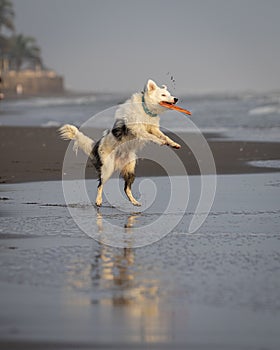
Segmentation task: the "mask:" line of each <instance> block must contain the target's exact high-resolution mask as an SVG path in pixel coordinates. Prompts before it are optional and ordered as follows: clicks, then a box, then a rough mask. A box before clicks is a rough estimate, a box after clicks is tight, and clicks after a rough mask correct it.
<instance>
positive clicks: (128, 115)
mask: <svg viewBox="0 0 280 350" xmlns="http://www.w3.org/2000/svg"><path fill="white" fill-rule="evenodd" d="M162 101H164V102H167V103H169V104H175V103H176V102H177V101H178V99H177V98H176V97H173V96H171V94H170V93H169V91H168V90H167V87H166V86H165V85H163V86H162V87H159V86H157V84H156V83H155V82H154V81H152V80H148V82H147V84H146V86H145V89H144V91H143V92H139V93H135V94H133V95H132V97H131V98H130V99H129V100H127V101H126V102H125V103H123V104H122V105H120V106H119V108H118V109H117V111H116V114H115V123H114V125H113V127H112V129H111V130H107V131H105V132H104V135H103V137H102V138H101V139H100V140H99V141H97V142H94V141H93V140H92V139H90V138H89V137H87V136H85V135H84V134H83V133H81V132H80V131H79V130H78V129H77V128H76V127H75V126H73V125H68V124H67V125H64V126H62V127H61V128H60V129H59V131H60V135H61V137H62V138H63V139H64V140H75V143H74V147H73V149H74V150H76V151H77V149H78V148H81V149H82V150H83V151H84V152H85V153H86V154H87V155H88V156H89V157H90V158H91V159H92V161H93V164H94V166H95V168H96V170H97V173H98V177H99V184H98V189H97V196H96V201H95V203H96V205H97V206H101V204H102V190H103V185H104V184H105V182H106V181H107V180H108V179H109V178H110V177H111V175H112V173H113V172H114V171H115V170H119V171H120V172H121V175H122V177H123V179H124V181H125V185H124V191H125V193H126V195H127V197H128V199H129V200H130V201H131V203H132V204H134V205H137V206H140V205H141V204H140V203H139V202H138V201H137V200H136V199H135V198H134V197H133V195H132V192H131V185H132V183H133V182H134V179H135V164H136V151H137V150H139V149H140V148H142V147H143V145H144V144H145V143H146V142H148V141H152V142H154V143H157V144H158V145H167V146H171V147H174V148H180V147H181V146H180V145H179V144H178V143H176V142H174V141H173V140H171V139H170V138H169V137H168V136H166V135H165V134H164V133H163V132H161V131H160V129H159V114H160V113H162V112H164V111H165V110H166V108H165V107H162V106H161V105H160V104H159V103H160V102H162Z"/></svg>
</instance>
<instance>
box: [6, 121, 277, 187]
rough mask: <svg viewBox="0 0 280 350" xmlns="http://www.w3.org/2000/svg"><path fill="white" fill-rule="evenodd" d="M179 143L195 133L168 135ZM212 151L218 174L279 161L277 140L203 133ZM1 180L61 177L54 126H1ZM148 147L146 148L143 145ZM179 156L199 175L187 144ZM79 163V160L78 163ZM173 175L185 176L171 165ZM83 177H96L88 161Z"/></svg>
mask: <svg viewBox="0 0 280 350" xmlns="http://www.w3.org/2000/svg"><path fill="white" fill-rule="evenodd" d="M101 134H102V131H101V130H99V129H92V130H90V136H91V137H94V138H95V139H97V138H99V137H100V136H101ZM171 136H172V138H174V140H175V141H176V140H177V141H178V142H179V143H180V138H181V137H183V138H184V139H185V138H186V137H188V138H189V137H195V135H194V134H188V135H187V136H186V134H183V133H181V134H180V133H178V134H177V135H175V134H174V135H171ZM204 136H205V138H206V139H207V141H208V144H209V147H210V149H211V150H212V153H213V156H214V159H215V163H216V170H217V174H218V175H219V174H252V173H269V172H270V173H271V172H279V171H280V169H279V168H273V167H269V168H268V167H264V166H253V165H252V164H249V162H252V161H266V160H280V152H279V149H280V143H279V142H252V141H248V142H246V141H231V140H226V139H224V138H221V137H219V135H217V134H212V135H211V134H205V135H204ZM0 140H1V142H0V162H1V175H0V183H7V184H9V183H20V182H31V181H50V180H60V179H61V177H62V166H63V160H64V155H65V152H66V149H67V147H68V145H69V142H66V141H63V140H61V139H60V138H59V135H58V133H57V128H53V127H50V128H41V127H7V126H2V127H1V128H0ZM148 147H149V152H150V153H151V154H152V155H153V158H154V159H157V160H158V164H161V163H160V158H161V157H165V158H164V159H165V161H166V153H164V148H163V147H157V146H155V145H149V146H148ZM146 148H147V147H146ZM174 152H176V154H177V155H178V157H179V158H180V160H181V162H182V163H183V165H184V167H185V169H186V170H187V173H188V175H199V174H200V172H199V167H198V164H197V161H196V159H195V158H194V156H193V155H192V152H191V151H190V150H189V149H188V147H187V146H186V145H183V147H182V148H181V149H180V150H178V151H177V150H176V151H174ZM139 158H140V159H139V161H138V162H137V166H136V176H163V175H166V172H165V171H164V169H162V168H161V167H160V166H159V165H158V164H156V163H154V162H152V163H151V161H150V160H145V159H143V160H142V159H141V153H139ZM77 159H78V158H77ZM77 166H79V163H77ZM172 167H173V170H172V174H169V175H185V173H184V174H182V173H181V172H180V169H179V168H177V167H176V164H175V165H174V166H173V164H172ZM86 178H89V179H92V178H96V173H95V170H94V168H93V166H92V164H91V163H90V162H88V165H87V169H86Z"/></svg>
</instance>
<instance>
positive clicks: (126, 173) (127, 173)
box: [121, 160, 141, 206]
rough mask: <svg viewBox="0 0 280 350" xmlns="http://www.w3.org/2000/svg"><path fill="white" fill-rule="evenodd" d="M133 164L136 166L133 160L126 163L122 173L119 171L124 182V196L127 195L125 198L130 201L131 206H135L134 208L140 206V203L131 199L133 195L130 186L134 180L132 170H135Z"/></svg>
mask: <svg viewBox="0 0 280 350" xmlns="http://www.w3.org/2000/svg"><path fill="white" fill-rule="evenodd" d="M135 164H136V161H135V160H133V161H131V162H129V163H127V164H126V165H125V166H124V167H123V169H122V171H121V175H122V177H123V179H124V181H125V183H124V192H125V194H126V195H127V198H128V199H129V200H130V202H131V203H132V204H133V205H136V206H140V205H141V203H139V202H138V201H137V200H136V199H135V198H134V197H133V194H132V192H131V185H132V184H133V182H134V180H135V174H134V170H135Z"/></svg>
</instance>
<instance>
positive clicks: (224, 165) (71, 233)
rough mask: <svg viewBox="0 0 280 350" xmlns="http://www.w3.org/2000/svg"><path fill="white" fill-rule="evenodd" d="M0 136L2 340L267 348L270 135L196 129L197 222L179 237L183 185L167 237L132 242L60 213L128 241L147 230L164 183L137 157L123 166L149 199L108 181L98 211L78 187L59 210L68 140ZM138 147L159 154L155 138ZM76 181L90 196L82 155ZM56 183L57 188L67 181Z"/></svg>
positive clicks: (272, 276)
mask: <svg viewBox="0 0 280 350" xmlns="http://www.w3.org/2000/svg"><path fill="white" fill-rule="evenodd" d="M94 133H96V136H98V135H99V134H100V130H93V131H92V134H94ZM0 137H1V152H0V157H1V179H0V180H1V186H0V191H1V193H0V197H1V200H0V207H1V214H0V223H1V226H0V227H1V229H0V264H1V269H0V271H1V272H0V294H1V298H0V309H1V313H0V345H1V348H2V349H27V348H28V349H92V348H94V349H146V348H149V349H186V348H188V349H213V350H214V349H246V350H247V349H275V350H276V349H279V345H280V336H279V323H280V304H279V290H280V284H279V283H280V282H279V281H280V273H279V271H280V256H279V248H280V243H279V242H280V241H279V224H280V220H279V217H280V215H279V198H280V193H279V191H280V174H279V160H280V152H279V149H280V148H279V143H276V142H244V141H231V140H227V139H225V138H222V137H221V135H218V134H209V135H206V137H207V140H208V142H209V145H210V148H211V150H212V151H213V155H214V158H215V162H216V167H217V173H218V186H217V193H216V197H215V201H214V203H213V207H212V209H211V212H210V214H209V216H208V217H207V219H206V221H205V222H204V224H203V225H202V226H201V227H200V228H199V230H198V231H197V232H196V233H194V234H186V228H187V227H188V224H189V222H190V218H191V217H192V215H193V210H194V209H193V208H194V206H195V203H196V201H197V191H196V190H194V191H193V193H192V195H191V197H190V204H189V206H188V208H187V210H186V211H185V212H183V213H181V212H180V210H179V209H178V213H180V215H181V218H180V221H179V223H178V224H176V226H175V227H174V228H173V229H172V230H171V232H170V233H169V234H167V235H166V236H165V237H164V238H162V239H158V240H157V242H156V243H153V244H150V245H147V246H145V247H142V248H137V249H133V248H129V245H128V247H127V248H113V247H110V246H107V245H104V244H101V243H99V242H98V241H96V240H95V239H92V238H91V237H89V236H88V235H87V234H85V233H84V232H83V230H81V228H79V226H77V224H76V223H75V222H74V220H73V217H72V216H71V214H70V212H69V209H71V208H72V209H73V210H76V212H77V214H78V215H81V216H82V217H83V221H84V222H86V223H87V222H88V227H90V230H91V232H92V237H94V238H97V239H100V237H101V238H102V237H103V238H104V240H105V241H106V239H113V237H114V232H115V233H118V234H120V235H121V237H123V239H125V240H127V241H128V242H129V241H133V239H135V232H137V229H138V230H139V229H140V231H141V232H142V233H143V235H145V234H147V235H150V236H151V235H153V236H155V237H159V238H160V235H161V234H162V232H163V230H164V228H165V226H168V223H170V222H171V221H172V220H173V219H174V215H175V216H176V215H177V214H178V213H174V212H172V211H167V212H166V213H165V214H164V215H162V213H163V209H162V208H163V207H164V205H166V203H168V200H169V196H170V193H169V192H168V189H167V187H166V186H167V185H168V179H167V177H166V174H165V173H164V172H163V171H162V169H161V168H160V167H156V166H155V165H154V164H151V163H150V162H149V161H147V160H146V161H145V160H143V161H141V159H140V160H139V164H138V167H137V175H138V177H137V180H136V182H135V191H136V193H138V195H139V193H140V194H142V195H143V196H144V204H145V198H146V197H147V194H148V188H149V187H145V186H149V183H147V184H146V182H145V181H144V178H147V177H148V178H149V181H152V182H153V183H154V185H155V186H156V188H157V191H156V194H155V199H154V202H153V205H151V206H145V205H144V206H143V208H140V209H137V211H136V210H135V208H134V207H132V206H130V204H128V203H127V200H126V199H125V198H124V197H120V195H119V193H118V192H117V193H115V192H114V191H115V189H116V188H118V187H119V180H118V178H113V179H111V180H110V181H109V182H108V184H107V186H106V195H107V200H106V201H105V205H104V207H103V208H101V209H100V210H92V208H87V207H83V206H82V205H81V202H80V199H79V195H78V194H77V197H76V202H75V203H72V205H71V208H70V207H69V206H67V205H66V204H65V199H64V196H63V192H62V184H61V173H62V163H63V158H64V154H65V151H66V148H67V146H68V143H67V142H63V141H61V140H59V138H58V136H57V132H56V129H55V128H27V127H22V128H21V127H1V129H0ZM178 137H179V138H180V135H178ZM189 137H192V136H191V135H190V136H189ZM159 150H160V152H159ZM152 152H153V153H155V156H156V157H158V159H159V162H160V157H161V152H163V156H164V148H157V147H154V148H152ZM157 152H159V153H157ZM178 154H179V156H180V159H181V161H182V162H183V164H184V165H185V167H186V169H187V172H188V174H189V175H192V176H189V182H190V188H191V189H196V188H197V187H196V186H198V184H199V178H200V177H199V173H198V167H197V164H196V161H195V159H192V157H191V154H190V153H189V150H188V149H187V147H185V146H184V147H183V148H182V149H181V150H180V151H179V152H178ZM258 161H259V162H260V163H258ZM251 162H255V163H251ZM266 164H270V165H269V166H266ZM271 164H272V166H271ZM277 164H278V167H277ZM77 166H79V162H78V163H77ZM182 175H183V174H181V173H180V168H179V167H178V168H177V167H176V164H175V165H174V169H173V173H172V178H173V179H174V181H175V182H176V183H178V184H180V183H181V182H182V183H184V181H185V177H184V176H182ZM151 176H152V177H151ZM87 178H88V180H87V185H88V188H89V189H90V197H92V198H94V191H95V187H96V180H95V173H94V169H93V168H92V166H91V165H90V164H88V169H87ZM50 180H52V181H50ZM68 182H69V187H70V188H71V186H72V184H73V185H75V184H76V182H77V179H75V178H73V179H72V178H71V179H70V180H69V181H68ZM141 184H142V185H141ZM141 186H142V187H141ZM73 188H74V187H73ZM109 199H110V200H111V202H113V204H114V205H113V206H110V205H108V203H107V201H109ZM179 199H180V200H182V199H184V198H178V200H179ZM147 200H148V199H147ZM159 219H161V221H160V224H159V225H156V226H153V227H154V228H153V230H152V231H151V229H150V227H151V225H152V224H153V223H154V222H156V221H157V220H159ZM112 225H113V227H118V229H117V232H116V229H115V231H114V230H111V231H110V227H112Z"/></svg>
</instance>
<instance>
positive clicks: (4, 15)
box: [0, 0, 15, 58]
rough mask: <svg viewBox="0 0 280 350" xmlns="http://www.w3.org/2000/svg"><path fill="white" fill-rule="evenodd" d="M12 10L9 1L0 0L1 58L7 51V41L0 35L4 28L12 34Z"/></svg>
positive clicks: (13, 28) (13, 14)
mask: <svg viewBox="0 0 280 350" xmlns="http://www.w3.org/2000/svg"><path fill="white" fill-rule="evenodd" d="M14 16H15V13H14V9H13V4H12V3H11V1H10V0H0V56H1V57H2V58H3V56H5V55H6V54H7V52H8V51H9V44H10V43H9V39H8V38H6V37H5V36H4V35H2V30H3V29H4V28H5V29H6V30H9V31H11V32H14V30H15V27H14V22H13V20H14Z"/></svg>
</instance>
